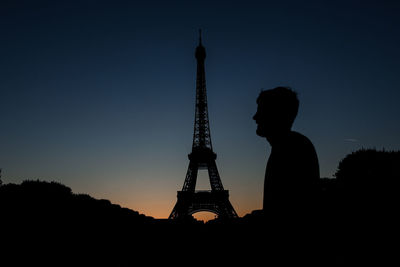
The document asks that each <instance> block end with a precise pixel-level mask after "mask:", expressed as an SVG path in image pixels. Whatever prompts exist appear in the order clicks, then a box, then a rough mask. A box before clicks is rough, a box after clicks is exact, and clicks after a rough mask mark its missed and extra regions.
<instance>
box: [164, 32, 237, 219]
mask: <svg viewBox="0 0 400 267" xmlns="http://www.w3.org/2000/svg"><path fill="white" fill-rule="evenodd" d="M199 35H200V36H199V45H198V46H197V48H196V53H195V56H196V59H197V78H196V111H195V120H194V134H193V145H192V152H191V153H190V154H189V155H188V157H189V160H190V162H189V168H188V170H187V173H186V178H185V182H184V184H183V188H182V190H181V191H178V200H177V202H176V204H175V207H174V209H173V210H172V212H171V214H170V216H169V219H182V218H187V217H188V216H191V215H192V214H194V213H196V212H199V211H209V212H213V213H215V214H217V215H218V218H221V219H232V218H237V217H238V215H237V214H236V212H235V210H234V208H233V207H232V204H231V203H230V201H229V191H228V190H224V187H223V185H222V182H221V178H220V177H219V173H218V169H217V165H216V163H215V160H216V158H217V154H215V153H214V152H213V149H212V143H211V135H210V125H209V120H208V107H207V91H206V78H205V70H204V61H205V58H206V50H205V48H204V46H203V45H202V43H201V30H199ZM202 169H207V170H208V175H209V177H210V184H211V190H209V191H205V190H202V191H197V190H195V189H196V180H197V173H198V171H199V170H202Z"/></svg>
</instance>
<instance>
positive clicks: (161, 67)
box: [0, 0, 400, 218]
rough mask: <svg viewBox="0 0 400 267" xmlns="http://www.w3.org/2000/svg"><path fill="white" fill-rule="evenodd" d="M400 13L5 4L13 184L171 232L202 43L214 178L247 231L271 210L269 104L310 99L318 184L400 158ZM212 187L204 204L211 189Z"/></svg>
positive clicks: (269, 6) (3, 156) (312, 5)
mask: <svg viewBox="0 0 400 267" xmlns="http://www.w3.org/2000/svg"><path fill="white" fill-rule="evenodd" d="M399 13H400V4H399V2H398V1H382V0H381V1H350V0H348V1H341V0H339V1H307V0H306V1H285V0H280V1H252V0H246V1H234V0H231V1H207V0H203V1H172V0H171V1H151V0H148V1H120V0H113V1H85V0H82V1H18V0H16V1H1V3H0V58H1V60H0V72H1V74H0V123H1V127H0V129H1V131H0V168H2V170H3V172H2V173H3V177H2V180H3V182H4V183H20V182H22V181H23V180H27V179H40V180H46V181H58V182H60V183H63V184H65V185H67V186H69V187H71V189H72V190H73V192H75V193H86V194H90V195H91V196H93V197H96V198H105V199H109V200H110V201H111V202H113V203H116V204H119V205H121V206H123V207H128V208H131V209H133V210H137V211H139V212H141V213H144V214H146V215H148V216H153V217H155V218H167V217H168V215H169V214H170V212H171V210H172V208H173V206H174V204H175V202H176V192H177V191H178V190H180V189H181V188H182V186H183V182H184V179H185V174H186V171H187V167H188V164H189V160H188V158H187V155H188V154H189V153H190V152H191V145H192V137H193V123H194V108H195V78H196V59H195V57H194V51H195V48H196V46H197V43H198V29H199V28H201V29H202V30H203V38H202V39H203V45H204V46H205V48H206V51H207V58H206V63H205V64H206V65H205V69H206V81H207V93H208V108H209V118H210V128H211V138H212V143H213V149H214V152H216V153H217V155H218V158H217V166H218V170H219V173H220V176H221V180H222V183H223V185H224V187H225V189H228V190H229V192H230V201H231V203H232V205H233V206H234V208H235V210H236V211H237V213H238V214H239V216H243V215H245V214H247V213H249V212H251V211H252V210H255V209H261V208H262V194H263V183H264V173H265V165H266V161H267V159H268V155H269V153H270V146H269V145H268V143H267V142H266V140H265V139H262V138H260V137H258V136H256V134H255V130H256V124H255V123H254V121H253V120H252V116H253V115H254V113H255V111H256V108H257V107H256V98H257V96H258V94H259V92H260V91H261V90H262V89H270V88H274V87H277V86H289V87H291V88H293V89H294V90H295V91H296V92H297V93H298V96H299V100H300V110H299V114H298V117H297V119H296V121H295V123H294V125H293V130H295V131H298V132H301V133H302V134H304V135H306V136H307V137H308V138H309V139H310V140H311V141H312V142H313V143H314V146H315V148H316V150H317V153H318V156H319V163H320V172H321V177H334V173H335V171H336V169H337V166H338V164H339V162H340V160H341V159H343V158H344V157H345V156H346V155H347V154H349V153H351V152H352V151H355V150H358V149H360V148H376V149H383V148H385V149H387V150H398V149H400V138H399V136H400V123H399V116H400V105H399V104H398V100H399V99H400V83H399V82H400V78H399V77H400V76H399V71H400V65H399V64H400V63H399V62H400V50H399V47H400V34H399V29H400V17H399V16H398V14H399ZM207 179H208V177H207V175H206V173H203V172H200V174H199V180H198V184H197V189H209V188H210V186H209V182H208V180H207Z"/></svg>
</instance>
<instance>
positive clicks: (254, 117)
mask: <svg viewBox="0 0 400 267" xmlns="http://www.w3.org/2000/svg"><path fill="white" fill-rule="evenodd" d="M253 120H255V121H256V120H257V113H256V114H254V116H253Z"/></svg>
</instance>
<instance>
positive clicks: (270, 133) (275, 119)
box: [253, 87, 299, 139]
mask: <svg viewBox="0 0 400 267" xmlns="http://www.w3.org/2000/svg"><path fill="white" fill-rule="evenodd" d="M257 104H258V108H257V112H256V114H255V115H254V117H253V119H254V120H255V121H256V123H257V134H258V135H259V136H262V137H266V138H267V139H269V138H271V139H272V138H276V137H279V136H280V135H282V134H285V133H287V132H290V129H291V128H292V125H293V122H294V119H295V118H296V116H297V112H298V110H299V100H298V98H297V94H296V92H294V91H292V90H291V89H290V88H288V87H276V88H274V89H270V90H265V91H262V92H261V93H260V95H259V96H258V98H257Z"/></svg>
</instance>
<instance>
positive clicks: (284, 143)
mask: <svg viewBox="0 0 400 267" xmlns="http://www.w3.org/2000/svg"><path fill="white" fill-rule="evenodd" d="M257 104H258V108H257V112H256V114H255V115H254V117H253V119H254V120H255V121H256V123H257V135H259V136H261V137H265V138H266V139H267V141H268V142H269V144H270V145H271V148H272V149H271V154H270V156H269V159H268V163H267V168H266V173H265V181H264V203H263V210H264V215H265V216H266V217H269V218H272V219H273V218H278V219H279V217H282V216H284V217H286V216H296V217H297V216H303V215H304V216H307V215H306V214H309V213H308V211H311V209H312V208H311V207H312V206H313V205H314V204H315V201H317V200H316V199H315V197H316V192H317V191H316V190H317V184H318V180H319V165H318V157H317V154H316V152H315V149H314V146H313V144H312V143H311V141H310V140H309V139H308V138H307V137H305V136H304V135H302V134H300V133H297V132H294V131H292V130H291V128H292V125H293V122H294V120H295V118H296V116H297V112H298V108H299V100H298V98H297V94H296V93H295V92H294V91H292V90H291V89H290V88H286V87H277V88H274V89H271V90H266V91H262V92H261V93H260V95H259V97H258V99H257ZM269 215H272V216H269Z"/></svg>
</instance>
